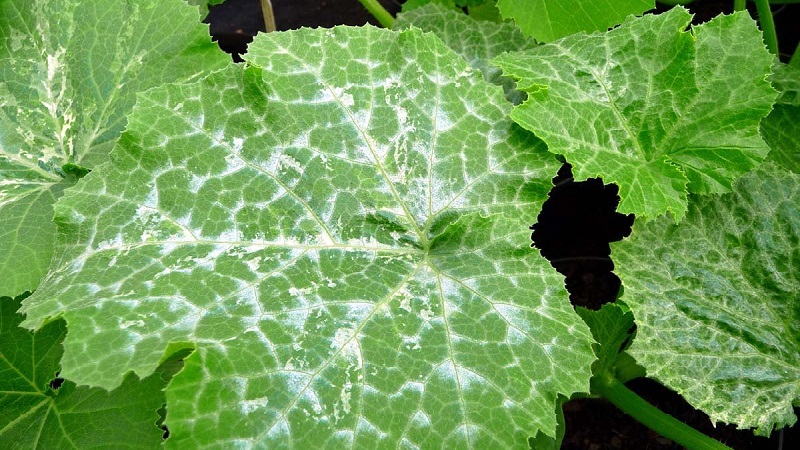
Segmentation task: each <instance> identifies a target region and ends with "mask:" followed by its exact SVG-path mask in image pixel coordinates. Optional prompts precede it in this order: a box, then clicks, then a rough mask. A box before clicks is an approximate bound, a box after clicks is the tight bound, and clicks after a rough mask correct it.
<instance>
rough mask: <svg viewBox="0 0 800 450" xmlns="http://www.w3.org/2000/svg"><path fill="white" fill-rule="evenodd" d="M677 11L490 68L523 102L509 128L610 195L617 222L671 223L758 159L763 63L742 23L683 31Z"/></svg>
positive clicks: (728, 20) (764, 97) (765, 96)
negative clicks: (622, 218) (691, 198)
mask: <svg viewBox="0 0 800 450" xmlns="http://www.w3.org/2000/svg"><path fill="white" fill-rule="evenodd" d="M690 19H691V16H690V15H689V13H688V12H687V11H686V10H685V9H683V8H681V7H675V8H673V9H671V10H670V11H668V12H666V13H664V14H659V15H657V16H655V15H647V16H644V17H641V18H636V19H631V20H629V21H627V22H626V23H625V24H623V25H621V26H620V27H618V28H615V29H613V30H611V31H609V32H607V33H602V34H601V33H595V34H592V35H574V36H569V37H566V38H564V39H561V40H559V41H557V42H553V43H551V44H546V45H541V46H539V47H536V48H534V49H531V50H527V51H525V52H519V53H510V54H505V55H502V56H500V57H498V58H496V59H495V62H496V63H497V64H498V66H500V67H501V68H502V69H503V71H504V73H505V74H506V75H509V76H513V77H514V78H517V79H519V80H520V81H519V83H518V85H517V89H519V90H521V91H525V92H527V93H528V101H526V102H525V103H523V104H522V105H520V106H517V107H516V108H515V109H514V111H513V112H512V118H513V119H514V120H515V121H516V122H517V123H519V124H520V125H522V126H523V127H525V128H527V129H529V130H531V131H533V132H534V133H536V135H537V136H539V137H540V138H542V139H543V140H544V141H545V142H547V144H548V146H549V149H550V151H552V152H554V153H558V154H561V155H564V156H565V157H566V158H567V161H569V162H570V163H571V164H572V166H573V173H574V174H575V176H576V178H577V179H580V180H583V179H587V178H591V177H598V176H599V177H602V178H603V180H604V181H605V182H606V183H616V184H617V185H618V186H619V192H620V197H621V202H620V205H619V210H620V212H624V213H634V214H636V216H637V217H640V218H642V217H643V218H646V219H650V218H654V217H658V216H660V215H662V214H665V213H667V212H671V213H672V214H673V217H674V218H675V220H676V221H680V219H681V218H682V217H683V215H684V214H685V212H686V208H687V206H686V202H687V194H688V192H693V193H699V194H708V193H723V192H728V191H729V190H730V187H731V183H732V181H733V180H734V179H735V178H736V177H738V176H740V175H741V174H743V173H745V172H747V171H748V170H750V169H752V168H753V167H755V166H756V165H757V164H758V163H760V162H761V161H762V160H763V159H764V158H765V156H766V154H767V152H768V151H769V147H767V145H766V144H765V143H764V141H763V140H762V139H761V136H760V135H759V128H758V126H759V122H761V119H762V118H763V117H764V116H766V115H767V113H768V112H769V111H770V108H771V107H772V103H773V101H774V100H775V97H776V95H777V94H776V92H775V90H774V89H772V87H771V86H770V84H769V82H768V81H767V80H766V77H767V75H768V74H769V73H770V65H771V64H772V61H773V60H774V56H773V55H772V54H770V53H769V52H767V50H766V49H765V47H764V43H763V40H762V37H761V32H760V31H759V30H758V28H757V27H756V24H755V22H753V20H752V19H751V18H750V16H749V15H747V13H736V14H733V15H730V16H718V17H715V18H714V19H712V20H711V21H709V22H707V23H705V24H703V25H700V26H695V27H693V28H692V30H691V31H685V28H686V27H687V26H688V25H689V22H690Z"/></svg>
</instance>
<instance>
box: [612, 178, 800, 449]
mask: <svg viewBox="0 0 800 450" xmlns="http://www.w3.org/2000/svg"><path fill="white" fill-rule="evenodd" d="M735 187H736V190H735V191H734V192H733V193H729V194H725V195H722V196H719V197H699V196H691V199H692V201H691V202H690V204H689V205H690V208H689V212H688V214H687V216H686V219H685V220H684V221H683V223H681V224H680V225H678V226H676V225H673V224H671V223H670V222H669V221H668V220H666V219H662V220H657V221H651V222H649V223H647V224H644V225H643V224H640V223H637V224H635V225H634V230H633V233H631V237H630V238H628V239H626V240H624V241H622V242H619V243H614V244H612V253H611V254H612V256H613V258H614V263H615V264H614V265H615V266H616V267H617V268H618V269H617V272H618V273H619V276H620V278H621V279H622V281H623V283H624V285H625V294H624V296H623V300H624V301H625V303H627V304H628V305H629V306H630V308H631V310H632V311H633V313H634V317H635V320H636V324H637V326H638V332H637V336H636V339H635V340H634V342H633V347H632V348H631V352H632V353H633V355H634V356H635V357H636V359H637V361H639V362H640V363H641V364H642V365H643V366H645V368H646V369H647V373H648V375H649V376H651V377H654V378H656V379H657V380H659V381H661V382H662V383H664V384H665V385H667V386H669V387H670V388H672V389H674V390H676V391H677V392H678V393H680V394H681V395H683V397H684V398H686V400H687V401H688V402H689V403H691V404H692V405H693V406H695V407H696V408H699V409H701V410H703V411H705V412H706V413H708V415H709V416H711V419H712V420H714V421H723V422H728V423H735V424H737V425H738V426H740V427H742V428H746V427H747V428H749V427H755V428H756V429H757V430H756V432H757V433H758V434H768V433H769V432H770V431H771V430H772V429H773V426H777V427H781V426H783V425H790V424H792V423H794V422H795V420H796V418H795V417H794V414H793V413H792V405H793V404H794V405H797V404H798V402H800V270H798V267H800V175H797V174H792V173H789V172H786V171H785V170H782V169H781V168H779V167H778V166H776V165H774V164H768V165H765V167H764V168H763V169H758V170H756V171H754V172H752V173H750V174H748V175H746V176H744V177H742V178H741V179H740V180H738V181H737V182H736V184H735Z"/></svg>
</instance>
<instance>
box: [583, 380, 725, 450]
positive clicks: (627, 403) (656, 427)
mask: <svg viewBox="0 0 800 450" xmlns="http://www.w3.org/2000/svg"><path fill="white" fill-rule="evenodd" d="M592 387H593V390H595V391H597V393H598V394H600V395H601V396H602V397H604V398H605V399H606V400H608V401H610V402H611V403H613V404H614V406H616V407H617V408H619V409H621V410H622V411H623V412H624V413H625V414H628V415H629V416H631V417H633V418H634V419H636V420H638V421H639V422H641V423H642V424H643V425H645V426H647V427H648V428H650V429H651V430H653V431H655V432H657V433H658V434H660V435H662V436H664V437H666V438H668V439H671V440H672V441H674V442H676V443H677V444H678V445H682V446H684V447H686V448H687V449H689V450H731V448H730V447H728V446H727V445H725V444H723V443H721V442H719V441H717V440H715V439H712V438H710V437H708V436H706V435H705V434H703V433H701V432H699V431H697V430H695V429H694V428H692V427H690V426H689V425H686V424H685V423H683V422H681V421H680V420H678V419H676V418H674V417H672V416H671V415H669V414H667V413H665V412H663V411H661V410H660V409H658V408H656V407H655V406H653V405H651V404H650V403H648V402H647V401H646V400H644V399H643V398H641V397H639V396H638V395H637V394H636V393H635V392H633V391H631V390H630V389H628V388H627V387H625V385H624V384H622V383H621V382H620V381H619V380H617V379H616V378H614V377H613V376H610V375H606V376H601V377H598V378H597V379H596V383H594V385H593V386H592Z"/></svg>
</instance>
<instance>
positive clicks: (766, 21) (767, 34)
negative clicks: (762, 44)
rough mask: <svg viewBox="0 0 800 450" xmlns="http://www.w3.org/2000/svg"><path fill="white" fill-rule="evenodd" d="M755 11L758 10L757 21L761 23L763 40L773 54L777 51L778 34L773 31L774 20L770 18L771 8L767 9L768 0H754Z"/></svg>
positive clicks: (776, 53)
mask: <svg viewBox="0 0 800 450" xmlns="http://www.w3.org/2000/svg"><path fill="white" fill-rule="evenodd" d="M755 3H756V11H758V22H759V23H760V24H761V31H763V32H764V40H765V41H766V42H767V49H769V51H770V52H772V54H773V55H779V53H778V35H777V34H776V33H775V22H774V21H773V20H772V10H771V9H769V0H755Z"/></svg>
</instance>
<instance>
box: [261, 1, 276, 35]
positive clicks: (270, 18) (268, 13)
mask: <svg viewBox="0 0 800 450" xmlns="http://www.w3.org/2000/svg"><path fill="white" fill-rule="evenodd" d="M261 14H262V15H263V16H264V29H265V31H266V32H267V33H269V32H272V31H275V30H276V29H277V27H276V26H275V14H274V13H273V12H272V2H271V1H270V0H261Z"/></svg>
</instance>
